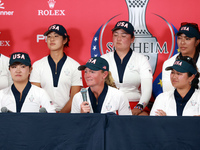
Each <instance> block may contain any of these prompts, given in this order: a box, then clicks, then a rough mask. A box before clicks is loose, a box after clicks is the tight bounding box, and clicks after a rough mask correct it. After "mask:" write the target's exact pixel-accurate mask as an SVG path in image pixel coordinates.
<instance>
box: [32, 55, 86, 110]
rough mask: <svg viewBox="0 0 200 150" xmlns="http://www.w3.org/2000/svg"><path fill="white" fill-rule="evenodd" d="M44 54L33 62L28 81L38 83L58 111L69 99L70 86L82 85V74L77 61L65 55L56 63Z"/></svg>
mask: <svg viewBox="0 0 200 150" xmlns="http://www.w3.org/2000/svg"><path fill="white" fill-rule="evenodd" d="M55 66H56V65H55V63H54V61H53V59H52V58H51V56H50V55H49V56H46V57H44V58H42V59H40V60H38V61H36V62H35V63H34V64H33V70H32V72H31V76H30V82H36V83H40V84H41V87H42V88H43V89H44V90H45V91H46V92H47V93H48V94H49V96H50V98H51V99H52V100H53V103H54V106H55V107H56V111H60V110H61V109H62V108H63V107H64V106H65V104H66V103H67V102H68V100H69V99H70V89H71V86H82V85H83V83H82V74H81V71H78V67H79V66H80V65H79V63H78V62H76V61H75V60H73V59H72V58H70V57H69V56H66V55H65V54H64V56H63V58H62V59H61V60H60V61H59V62H58V64H57V70H56V69H55V68H56V67H55Z"/></svg>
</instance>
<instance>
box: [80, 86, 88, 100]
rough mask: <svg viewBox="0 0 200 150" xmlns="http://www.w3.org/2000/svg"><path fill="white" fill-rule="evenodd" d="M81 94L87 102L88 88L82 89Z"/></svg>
mask: <svg viewBox="0 0 200 150" xmlns="http://www.w3.org/2000/svg"><path fill="white" fill-rule="evenodd" d="M81 94H82V97H83V101H84V102H87V89H86V88H82V89H81Z"/></svg>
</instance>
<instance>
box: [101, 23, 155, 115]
mask: <svg viewBox="0 0 200 150" xmlns="http://www.w3.org/2000/svg"><path fill="white" fill-rule="evenodd" d="M112 35H113V45H114V48H115V51H114V52H109V53H107V54H105V55H102V57H103V58H105V59H106V60H107V61H108V63H109V65H110V71H111V73H112V76H113V78H114V80H115V84H116V86H117V88H119V90H120V91H122V92H124V93H125V96H127V98H128V100H129V103H130V107H131V109H132V113H133V115H148V113H149V109H148V108H147V107H146V106H147V104H148V103H149V100H150V98H151V94H152V79H153V78H152V71H151V66H150V64H149V61H148V60H147V58H146V57H145V56H143V55H142V54H139V53H136V52H134V51H133V50H132V49H131V48H130V46H131V44H132V43H133V42H134V39H135V37H134V27H133V26H132V24H131V23H129V22H127V21H119V22H117V24H116V25H115V27H114V28H113V29H112ZM147 112H148V113H147Z"/></svg>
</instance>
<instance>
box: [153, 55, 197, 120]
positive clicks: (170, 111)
mask: <svg viewBox="0 0 200 150" xmlns="http://www.w3.org/2000/svg"><path fill="white" fill-rule="evenodd" d="M168 70H171V74H170V79H171V83H172V85H173V87H174V88H175V90H171V91H168V92H163V93H161V94H160V95H158V96H157V97H156V100H155V102H154V105H153V107H152V109H151V113H150V115H151V116H194V115H200V107H199V106H200V91H199V90H198V88H199V87H198V83H199V79H198V78H199V73H198V71H197V69H196V65H195V63H194V62H193V60H192V58H191V57H188V56H181V57H178V59H177V60H176V61H175V62H174V64H173V66H169V67H167V68H166V71H168Z"/></svg>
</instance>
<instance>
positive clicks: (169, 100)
mask: <svg viewBox="0 0 200 150" xmlns="http://www.w3.org/2000/svg"><path fill="white" fill-rule="evenodd" d="M157 109H162V110H163V111H164V112H165V113H166V114H167V116H177V108H176V101H175V97H174V90H171V91H168V92H164V93H161V94H159V95H158V96H157V97H156V100H155V102H154V104H153V107H152V109H151V112H150V116H155V115H156V111H157ZM194 115H200V90H195V92H194V93H193V95H192V96H191V98H190V99H189V100H188V102H187V103H186V105H185V107H184V109H183V113H182V116H194Z"/></svg>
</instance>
